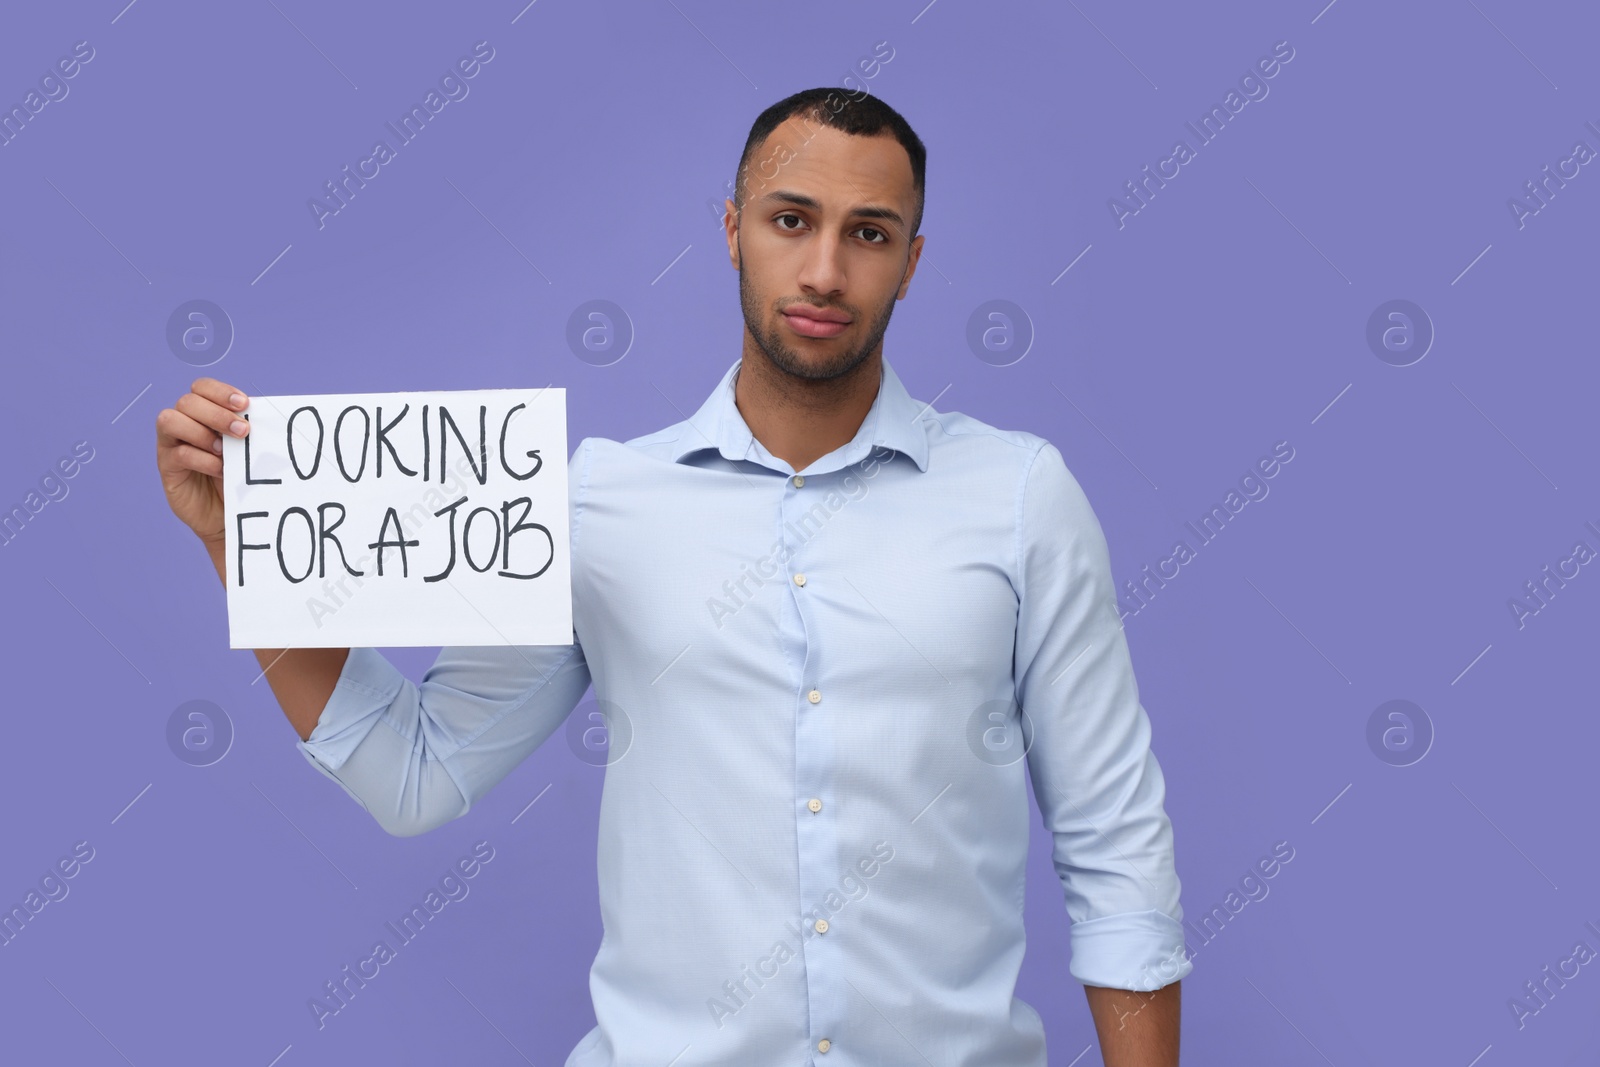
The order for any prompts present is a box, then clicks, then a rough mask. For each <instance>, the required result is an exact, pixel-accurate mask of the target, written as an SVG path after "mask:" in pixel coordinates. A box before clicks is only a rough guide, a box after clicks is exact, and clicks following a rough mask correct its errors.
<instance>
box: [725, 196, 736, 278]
mask: <svg viewBox="0 0 1600 1067" xmlns="http://www.w3.org/2000/svg"><path fill="white" fill-rule="evenodd" d="M723 204H724V205H726V206H725V208H724V210H723V213H722V227H723V231H724V233H725V234H726V235H727V238H728V260H729V262H731V263H732V264H733V269H734V270H738V269H739V209H738V208H736V207H734V206H733V201H732V200H729V199H727V198H726V197H724V198H723Z"/></svg>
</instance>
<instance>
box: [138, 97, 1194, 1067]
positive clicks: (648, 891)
mask: <svg viewBox="0 0 1600 1067" xmlns="http://www.w3.org/2000/svg"><path fill="white" fill-rule="evenodd" d="M924 166H925V150H924V147H923V145H922V142H921V141H920V140H919V139H918V137H917V135H916V134H915V133H914V132H912V130H911V128H910V127H909V126H908V125H907V124H906V122H905V120H904V119H903V118H902V117H901V116H900V115H899V114H898V113H896V112H895V111H894V110H893V109H891V108H890V107H888V106H887V105H885V104H883V103H882V102H881V101H879V100H877V99H875V98H873V97H870V96H865V95H863V96H862V97H860V98H850V97H848V96H846V95H845V94H842V93H841V92H839V91H837V90H829V89H815V90H808V91H805V92H802V93H797V94H795V95H794V96H791V97H789V98H787V99H785V100H783V101H780V102H779V103H777V104H775V105H773V106H772V107H771V108H769V109H767V110H766V111H764V112H763V113H762V114H761V115H760V116H759V117H758V118H757V119H756V122H755V124H754V127H753V128H752V129H751V131H750V135H749V138H748V140H747V141H746V144H745V149H744V154H743V156H742V158H741V160H740V165H739V171H738V174H739V181H738V184H737V186H736V193H737V195H736V198H735V199H734V200H733V201H730V202H729V203H728V204H727V214H726V216H725V220H724V221H725V226H726V230H727V240H728V253H729V256H730V258H731V260H732V264H733V266H734V267H735V268H736V269H737V270H738V272H739V298H740V305H741V307H742V308H743V311H744V320H745V332H744V343H743V349H742V352H741V354H740V359H739V360H738V361H737V362H735V363H734V364H733V365H732V366H730V367H729V368H728V370H727V371H726V372H725V373H724V374H723V377H722V380H721V381H720V382H719V383H718V384H717V386H716V388H715V389H714V390H712V393H711V395H710V397H709V398H708V399H707V400H706V401H705V403H704V404H703V405H702V406H701V407H700V409H699V410H698V411H697V412H696V413H695V414H694V415H693V417H691V418H689V419H687V420H685V421H683V422H679V423H677V424H675V425H673V426H669V427H667V428H666V429H664V430H661V431H659V432H657V433H653V434H649V435H647V436H645V437H640V438H636V439H634V440H632V441H628V442H626V443H618V442H615V441H610V440H606V439H604V438H598V437H593V438H585V439H584V440H583V441H581V442H580V444H579V446H578V448H577V449H576V450H575V453H574V456H573V461H572V469H571V472H570V479H569V483H570V487H571V488H570V499H569V505H570V514H571V538H572V588H573V621H574V624H573V630H574V633H573V642H572V644H570V645H559V646H537V647H524V648H514V647H478V648H445V649H443V650H442V651H441V652H440V653H439V657H438V660H437V661H436V662H435V664H434V665H433V667H432V668H431V669H430V670H429V672H428V674H427V676H426V678H425V679H424V680H423V681H422V683H421V684H420V685H419V684H416V683H413V682H411V681H410V680H408V679H406V678H404V677H403V676H401V675H400V674H399V672H398V671H397V670H396V669H395V668H394V667H393V666H392V665H391V664H390V663H389V662H388V661H387V660H386V659H384V658H383V657H382V656H381V655H380V654H379V653H378V652H376V651H375V650H373V649H363V648H358V649H296V650H293V651H291V652H284V651H282V650H276V649H263V650H258V651H257V656H258V657H259V659H260V662H261V663H262V665H263V667H265V668H267V677H268V679H269V681H270V682H271V685H272V689H273V692H274V694H275V695H276V696H277V698H278V701H279V703H280V704H281V705H282V706H283V709H284V711H285V713H286V714H287V715H288V717H289V720H290V722H291V723H292V724H293V725H294V727H295V729H296V731H297V732H298V733H299V735H300V738H301V740H300V742H299V747H300V749H301V750H302V751H303V753H304V754H305V756H306V758H307V759H308V760H309V761H310V762H311V764H312V766H313V767H315V768H317V770H319V771H320V772H322V773H323V774H325V775H327V776H328V777H329V778H332V779H333V780H334V781H336V782H338V783H339V784H340V785H341V786H342V787H343V788H344V789H345V791H346V792H348V793H349V794H350V795H351V796H352V797H354V798H355V799H356V800H357V801H359V802H360V803H361V804H362V805H364V806H365V807H366V808H367V810H368V811H370V812H371V813H372V815H373V817H374V818H375V819H376V820H377V821H378V823H379V824H380V825H381V826H382V827H383V828H384V829H385V830H387V831H388V832H389V833H391V834H396V835H411V834H419V833H423V832H425V831H427V830H429V829H432V828H433V827H436V826H439V825H441V824H443V823H445V822H448V821H449V820H451V819H455V818H459V817H460V816H462V815H465V814H466V813H467V812H468V811H469V810H471V808H472V806H473V805H474V804H475V803H476V802H477V801H478V800H479V799H480V798H481V797H483V796H484V794H486V793H487V792H488V791H489V790H490V789H491V788H492V787H493V786H494V785H495V784H496V783H497V782H499V781H500V780H501V779H502V778H504V777H505V776H506V775H507V774H508V773H509V772H510V771H511V770H512V768H514V767H515V766H517V764H518V763H520V762H521V761H522V760H523V759H524V758H525V757H526V756H527V755H528V754H529V753H530V752H532V751H533V750H534V749H536V748H537V747H538V746H539V745H540V744H542V743H543V742H544V741H545V739H546V738H548V737H549V736H550V734H551V733H553V732H554V731H555V730H557V729H559V728H560V727H561V725H562V723H563V721H564V720H565V719H566V717H567V716H568V714H569V712H571V711H572V709H573V708H574V707H575V706H576V705H577V703H578V701H579V700H580V699H581V698H582V696H583V694H584V692H585V691H586V689H587V688H588V686H589V685H590V683H591V681H592V682H593V685H594V689H595V694H596V696H597V698H598V699H599V700H600V701H601V702H602V707H605V708H606V709H607V710H608V714H607V720H608V721H607V726H608V727H609V728H610V733H611V740H612V747H611V750H610V753H609V763H608V766H607V768H606V778H605V786H604V793H603V798H602V803H601V810H600V840H599V864H598V865H599V886H600V903H601V913H602V917H603V919H604V924H605V936H604V938H603V939H602V941H601V945H600V950H599V953H598V955H597V956H596V957H595V960H594V964H593V967H592V970H591V981H590V988H591V991H592V993H593V998H594V1009H595V1016H596V1019H597V1020H598V1025H597V1026H596V1027H595V1028H594V1029H593V1030H591V1031H590V1032H589V1034H588V1035H587V1036H585V1038H584V1039H583V1040H582V1041H581V1042H580V1043H579V1044H578V1046H577V1047H576V1048H575V1049H574V1050H573V1052H572V1055H571V1057H570V1058H569V1059H568V1060H567V1064H568V1067H600V1065H606V1067H636V1065H645V1064H649V1065H652V1067H661V1065H663V1064H666V1063H668V1062H672V1063H675V1064H678V1065H679V1067H687V1065H689V1064H741V1065H746V1064H761V1065H775V1064H785V1063H814V1064H816V1063H820V1064H849V1065H868V1064H871V1065H886V1064H912V1063H923V1062H927V1063H935V1064H940V1065H950V1067H955V1065H958V1064H983V1065H985V1067H996V1065H1008V1067H1044V1065H1045V1043H1044V1031H1043V1026H1042V1024H1041V1021H1040V1018H1039V1016H1038V1014H1037V1013H1036V1012H1035V1011H1034V1010H1033V1008H1032V1007H1031V1006H1029V1005H1028V1004H1027V1003H1025V1002H1023V1001H1022V1000H1020V999H1018V998H1017V997H1016V996H1015V995H1014V990H1015V984H1016V976H1017V971H1018V967H1019V966H1020V964H1021V961H1022V955H1023V947H1024V945H1023V922H1022V900H1023V888H1024V874H1025V861H1026V855H1027V842H1028V814H1029V808H1028V794H1027V789H1028V788H1029V778H1028V774H1027V772H1028V771H1031V782H1032V789H1033V791H1034V795H1035V797H1036V798H1037V800H1038V804H1039V808H1040V810H1041V812H1042V813H1043V816H1044V822H1045V826H1046V828H1047V829H1048V830H1049V831H1050V832H1051V834H1052V835H1053V841H1054V844H1053V853H1054V860H1055V866H1056V870H1057V872H1058V874H1059V876H1060V880H1061V884H1062V886H1063V889H1064V893H1065V902H1066V906H1067V910H1068V912H1069V914H1070V916H1071V918H1072V919H1073V926H1072V928H1071V948H1072V959H1071V967H1070V971H1071V974H1072V975H1073V977H1074V978H1076V979H1078V980H1079V981H1080V982H1083V983H1084V984H1085V986H1086V992H1087V994H1088V998H1089V1006H1090V1009H1091V1011H1092V1014H1093V1016H1094V1020H1095V1025H1096V1028H1097V1030H1098V1032H1099V1037H1100V1044H1101V1049H1102V1055H1103V1057H1104V1061H1105V1063H1106V1065H1107V1067H1170V1065H1175V1064H1176V1063H1177V1062H1178V1021H1179V1010H1178V1008H1179V981H1178V980H1179V979H1181V978H1182V977H1183V976H1184V975H1186V974H1188V973H1189V971H1190V970H1191V969H1192V966H1193V965H1192V964H1191V963H1190V962H1189V960H1188V958H1187V956H1186V954H1185V953H1184V950H1183V945H1184V935H1183V929H1182V926H1181V920H1182V917H1183V912H1182V910H1181V907H1180V905H1179V902H1178V897H1179V881H1178V878H1177V875H1176V872H1175V869H1174V858H1173V842H1172V828H1171V823H1170V821H1169V820H1168V818H1167V815H1166V813H1165V811H1164V808H1163V802H1164V796H1165V785H1164V780H1163V777H1162V773H1161V768H1160V765H1159V764H1158V763H1157V762H1156V758H1155V756H1154V755H1153V753H1152V752H1151V750H1150V745H1149V742H1150V732H1151V731H1150V724H1149V720H1148V717H1147V716H1146V714H1145V712H1144V709H1143V707H1142V706H1141V705H1140V703H1139V699H1138V690H1137V686H1136V684H1135V681H1134V676H1133V671H1132V666H1131V663H1130V659H1129V654H1128V647H1127V643H1126V640H1125V638H1124V635H1123V632H1122V629H1121V626H1120V624H1119V620H1118V617H1117V610H1116V604H1115V596H1114V592H1113V587H1112V580H1111V574H1110V564H1109V558H1108V555H1107V547H1106V543H1105V538H1104V536H1103V534H1102V532H1101V529H1100V525H1099V523H1098V521H1097V520H1096V518H1095V515H1094V513H1093V511H1092V510H1091V508H1090V506H1089V503H1088V501H1087V500H1086V499H1085V497H1084V494H1083V491H1082V489H1081V488H1080V487H1079V485H1078V483H1077V481H1076V480H1075V479H1074V478H1073V476H1072V474H1071V473H1070V472H1069V471H1068V469H1067V467H1066V465H1065V463H1064V462H1063V460H1062V457H1061V454H1060V452H1059V451H1058V450H1057V449H1056V448H1055V446H1053V445H1051V444H1050V443H1049V442H1048V441H1046V440H1045V439H1043V438H1041V437H1038V436H1035V435H1034V434H1031V433H1027V432H1024V431H1020V430H1001V429H996V428H995V427H992V426H989V425H986V424H984V423H982V422H979V421H977V420H976V419H972V418H969V417H967V416H965V415H962V414H959V413H956V412H939V411H935V410H933V409H932V408H931V407H930V406H928V405H925V404H923V403H921V402H919V401H916V400H913V399H911V397H909V396H908V395H907V393H906V391H905V389H904V387H903V386H902V385H901V384H900V379H899V377H898V376H897V375H896V374H895V373H894V371H893V370H892V369H891V368H890V366H889V364H888V362H887V361H886V360H885V359H884V358H883V335H884V331H885V330H886V329H887V327H888V324H889V316H890V312H891V311H892V309H893V307H894V303H895V301H897V300H901V299H904V297H905V295H906V291H907V289H908V287H909V286H910V284H911V279H912V276H913V274H914V273H915V271H916V266H917V260H918V256H919V255H920V253H921V251H922V244H923V237H922V236H921V235H920V234H919V233H918V229H919V226H920V223H921V218H922V205H923V187H924V183H923V174H924ZM247 404H248V401H247V399H246V398H245V397H244V396H243V395H242V394H239V393H238V392H237V391H236V390H234V389H232V388H231V387H229V386H228V385H225V384H223V383H222V382H219V381H216V380H215V379H211V378H202V379H200V380H198V381H197V382H195V383H194V387H193V391H192V392H190V393H188V394H187V395H185V396H183V397H181V398H179V400H178V401H177V404H176V407H175V409H168V410H165V411H162V412H161V413H160V415H159V416H158V417H157V426H158V429H159V439H158V447H157V454H158V459H159V463H160V468H161V472H162V479H163V484H164V485H165V487H166V492H167V498H168V501H169V503H170V504H171V507H172V509H173V511H175V512H176V513H177V515H178V516H179V518H181V519H182V520H183V521H184V522H185V523H187V524H188V525H189V526H190V527H191V528H193V530H194V531H195V532H196V533H197V534H198V535H199V536H200V538H201V540H202V541H203V542H204V543H205V545H206V548H207V549H208V551H209V552H210V554H211V558H212V562H213V564H214V565H215V567H216V570H217V573H218V574H219V575H223V576H224V580H226V578H225V575H226V571H225V566H224V562H223V506H222V499H221V492H220V484H221V483H220V475H221V470H222V464H221V459H220V458H219V456H218V455H217V454H216V453H217V452H218V451H219V450H220V447H221V439H220V435H221V434H223V433H244V432H247V429H248V428H247V426H246V424H245V423H244V422H243V421H242V420H238V419H237V415H238V413H240V412H242V411H243V410H244V409H245V407H246V405H247ZM1025 767H1026V769H1027V770H1026V771H1025V769H1024V768H1025Z"/></svg>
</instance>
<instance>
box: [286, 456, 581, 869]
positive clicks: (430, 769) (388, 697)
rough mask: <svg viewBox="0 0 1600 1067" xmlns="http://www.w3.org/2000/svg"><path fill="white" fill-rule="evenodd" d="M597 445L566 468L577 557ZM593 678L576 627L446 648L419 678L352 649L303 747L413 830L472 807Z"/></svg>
mask: <svg viewBox="0 0 1600 1067" xmlns="http://www.w3.org/2000/svg"><path fill="white" fill-rule="evenodd" d="M592 451H593V447H592V444H591V443H590V442H589V441H588V440H585V441H583V442H580V444H579V446H578V448H577V450H575V451H574V454H573V458H574V462H573V464H572V467H573V469H572V470H569V473H568V483H567V485H568V509H569V516H570V520H571V521H570V529H571V531H572V532H571V545H572V551H573V553H576V552H577V545H578V533H579V525H580V522H581V518H582V500H583V497H582V493H583V488H584V485H585V482H586V480H587V473H588V458H589V456H590V454H591V453H592ZM580 459H581V461H582V462H581V464H580V462H579V460H580ZM580 465H581V466H582V471H581V472H580V471H579V470H577V468H578V467H579V466H580ZM590 680H591V679H590V672H589V665H588V661H587V660H586V659H585V658H584V654H583V646H582V645H581V644H580V643H579V640H578V634H577V632H576V631H574V632H573V634H572V643H571V644H566V645H495V646H466V645H463V646H454V647H447V648H442V649H440V650H439V655H438V657H437V658H436V659H435V660H434V663H433V666H431V667H430V668H428V672H427V674H426V676H424V678H423V680H422V682H421V683H420V684H418V683H415V682H412V681H411V680H410V679H408V678H406V677H405V676H404V675H403V674H401V673H400V671H399V669H398V668H396V667H395V666H394V664H392V663H390V662H389V661H388V660H387V659H385V658H384V656H383V654H382V653H380V652H379V651H378V650H377V649H373V648H352V649H351V650H350V654H349V655H348V656H347V657H346V659H345V662H344V667H343V669H342V670H341V671H340V672H339V680H338V682H337V683H336V684H335V685H334V688H333V693H332V694H331V695H330V696H329V698H328V702H327V703H326V704H325V705H324V706H323V709H322V713H321V715H320V716H319V717H318V719H317V723H316V726H315V727H313V729H312V731H311V734H310V736H309V737H307V738H306V739H305V740H303V741H297V742H296V744H297V746H298V747H299V749H300V751H301V753H302V754H304V755H305V757H306V760H307V761H308V762H309V763H310V764H311V765H312V766H313V767H315V768H316V769H317V770H318V771H319V772H321V773H322V774H324V775H326V776H327V777H329V778H331V779H333V780H334V781H335V782H338V783H339V785H340V787H341V788H343V789H344V791H345V792H346V793H348V794H349V795H350V796H351V797H352V798H353V799H355V801H356V802H357V803H359V804H360V805H361V806H362V807H364V808H366V810H367V811H368V812H369V813H371V815H372V817H373V818H374V819H376V820H377V822H378V824H379V825H380V826H382V827H383V829H384V830H386V831H388V832H389V833H391V834H394V835H396V836H398V837H410V836H413V835H416V834H421V833H425V832H427V831H428V830H431V829H433V828H434V827H437V826H441V825H443V824H444V823H447V822H449V821H451V820H452V819H457V818H460V817H461V816H463V815H465V814H466V813H467V812H468V811H470V810H472V806H473V805H474V804H476V803H477V802H478V800H479V799H480V798H481V797H482V796H483V795H484V794H486V793H487V792H488V791H489V790H490V789H492V788H493V787H494V786H495V785H496V784H498V783H499V782H500V780H501V779H503V778H504V777H505V776H506V775H507V774H509V773H511V771H512V769H513V768H515V767H516V766H517V765H518V764H519V763H521V762H522V761H523V760H524V759H525V758H527V756H528V755H529V754H530V753H532V752H533V751H534V750H535V749H537V748H538V747H539V746H540V745H541V744H543V743H544V741H545V739H546V738H548V737H549V736H550V735H551V734H552V733H554V732H555V730H556V728H557V727H559V726H560V725H561V723H562V722H564V721H565V720H566V718H567V716H568V715H570V714H571V713H572V709H573V708H574V707H576V706H577V704H578V701H579V700H581V699H582V698H583V694H584V692H585V690H587V689H588V688H589V683H590Z"/></svg>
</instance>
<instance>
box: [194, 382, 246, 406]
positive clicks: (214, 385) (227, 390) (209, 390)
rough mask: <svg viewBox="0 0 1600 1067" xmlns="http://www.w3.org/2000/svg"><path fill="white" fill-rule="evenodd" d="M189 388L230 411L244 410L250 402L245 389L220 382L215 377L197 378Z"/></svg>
mask: <svg viewBox="0 0 1600 1067" xmlns="http://www.w3.org/2000/svg"><path fill="white" fill-rule="evenodd" d="M189 388H190V389H191V390H193V391H194V392H195V393H197V394H199V395H200V396H203V397H205V398H206V399H207V400H209V401H211V402H212V403H213V404H215V405H217V406H218V407H220V408H226V409H228V410H229V411H243V410H244V409H245V408H246V407H247V406H249V404H250V398H249V397H248V396H246V395H245V392H244V390H243V389H235V388H234V387H233V386H231V385H229V384H228V383H227V382H219V381H217V380H216V379H215V378H196V379H195V380H194V384H192V385H190V386H189Z"/></svg>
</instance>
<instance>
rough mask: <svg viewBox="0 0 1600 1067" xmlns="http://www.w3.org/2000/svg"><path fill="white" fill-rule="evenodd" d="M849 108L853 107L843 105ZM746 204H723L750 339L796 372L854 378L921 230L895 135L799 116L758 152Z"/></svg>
mask: <svg viewBox="0 0 1600 1067" xmlns="http://www.w3.org/2000/svg"><path fill="white" fill-rule="evenodd" d="M847 106H848V105H847ZM743 179H744V181H745V189H744V208H743V210H742V212H741V213H740V214H738V215H736V214H735V213H734V207H733V202H732V201H731V200H730V201H728V202H727V215H726V217H725V218H724V225H725V227H726V229H727V237H728V255H729V256H730V257H731V259H732V261H733V265H734V267H736V268H737V269H738V271H739V304H740V306H741V308H742V309H743V311H744V324H745V330H746V331H747V333H748V335H749V339H750V340H751V341H754V343H755V346H756V347H757V348H758V349H759V350H760V351H761V352H762V353H764V354H765V355H766V357H767V359H768V360H769V361H770V362H771V363H772V364H773V365H774V366H776V367H777V368H778V369H779V370H782V371H784V372H785V373H787V374H790V375H793V376H795V377H798V378H809V379H829V378H838V377H840V376H842V375H845V374H848V373H849V372H850V371H851V370H853V369H855V368H856V367H857V366H859V365H860V364H861V362H862V361H863V360H865V359H867V358H868V357H869V356H871V355H873V354H875V353H876V352H877V351H878V350H879V349H880V348H881V347H882V343H883V334H884V331H885V330H887V329H888V327H889V316H890V314H891V313H892V312H893V310H894V302H895V301H896V300H900V299H903V298H904V297H905V295H906V289H907V288H908V287H909V286H910V284H911V276H912V275H913V274H914V273H915V272H916V266H917V259H918V257H919V256H920V255H921V252H922V240H923V239H922V237H921V235H918V236H917V237H916V238H915V239H914V240H909V241H908V240H907V237H908V230H909V228H910V225H911V222H912V216H913V214H914V212H915V210H916V189H915V188H914V186H913V184H912V176H911V160H910V159H909V158H908V157H907V155H906V151H905V149H904V148H902V147H901V146H900V142H898V141H896V140H895V139H894V138H893V137H892V136H891V135H889V134H887V133H885V134H881V135H877V136H873V137H857V136H854V135H851V134H847V133H843V132H841V131H839V130H835V129H832V128H831V127H827V126H822V125H821V124H819V123H815V122H812V121H810V120H807V119H803V118H800V117H795V118H790V119H788V120H787V121H785V122H783V123H782V124H781V125H779V126H778V127H777V129H775V130H773V131H772V133H771V135H770V136H768V138H767V140H766V141H765V143H763V144H762V145H761V146H760V147H759V148H757V149H756V150H755V151H754V152H753V153H752V154H751V156H750V160H749V163H748V170H747V172H746V174H745V175H744V176H743Z"/></svg>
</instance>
